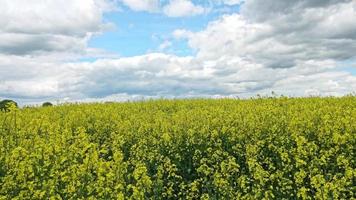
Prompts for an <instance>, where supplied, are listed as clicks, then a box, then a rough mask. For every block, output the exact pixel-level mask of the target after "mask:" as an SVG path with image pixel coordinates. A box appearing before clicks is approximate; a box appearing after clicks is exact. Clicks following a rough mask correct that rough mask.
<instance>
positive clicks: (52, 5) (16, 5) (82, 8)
mask: <svg viewBox="0 0 356 200" xmlns="http://www.w3.org/2000/svg"><path fill="white" fill-rule="evenodd" d="M113 8H115V6H114V4H113V2H111V1H108V0H85V1H83V0H72V1H65V0H52V1H45V0H33V1H25V0H4V1H2V2H1V6H0V53H7V54H17V55H24V54H31V53H36V52H41V51H45V52H46V51H70V50H75V51H77V50H84V49H85V47H86V43H87V41H88V39H89V38H90V37H91V36H92V35H93V34H96V33H99V32H101V31H103V30H104V29H105V28H106V27H107V26H108V24H104V23H103V20H102V15H103V13H104V12H107V11H110V10H112V9H113Z"/></svg>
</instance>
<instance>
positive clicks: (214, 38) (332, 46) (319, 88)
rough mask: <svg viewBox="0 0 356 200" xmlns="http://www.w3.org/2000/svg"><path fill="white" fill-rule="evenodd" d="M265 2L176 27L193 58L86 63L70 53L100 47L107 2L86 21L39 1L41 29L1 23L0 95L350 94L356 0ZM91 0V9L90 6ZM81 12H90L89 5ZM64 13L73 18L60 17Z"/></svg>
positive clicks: (355, 87) (354, 85)
mask: <svg viewBox="0 0 356 200" xmlns="http://www.w3.org/2000/svg"><path fill="white" fill-rule="evenodd" d="M11 2H12V1H11ZM11 2H10V1H8V2H7V4H11ZM14 2H15V1H14ZM78 2H79V1H78ZM85 2H94V1H85ZM95 2H96V1H95ZM263 3H266V4H265V6H266V7H269V8H270V10H268V9H265V8H264V7H261V6H260V4H262V1H257V0H247V1H245V3H243V4H242V5H241V9H242V10H241V13H235V14H229V15H223V16H221V17H219V18H218V19H216V20H214V21H212V22H210V23H209V24H208V25H207V27H206V28H204V29H203V30H201V31H198V32H193V31H190V30H185V29H177V30H176V31H174V32H173V38H175V39H176V40H186V42H187V43H188V45H189V46H190V48H192V49H194V50H195V52H196V55H194V56H185V57H182V56H176V55H169V54H164V53H150V54H145V55H140V56H134V57H123V58H117V57H116V58H110V57H105V56H103V57H102V58H99V59H95V60H94V61H92V62H83V61H80V58H82V57H80V56H79V57H76V58H77V59H74V60H73V59H72V60H70V59H63V58H67V57H69V58H73V55H72V54H76V55H77V56H78V53H76V52H82V53H81V54H80V55H89V56H90V55H93V54H97V53H100V52H98V51H97V50H95V49H89V48H88V47H87V46H86V44H87V41H88V40H89V39H90V35H91V34H95V33H96V32H98V31H99V32H100V31H101V30H102V29H101V28H102V25H103V22H102V19H101V16H102V12H105V10H106V9H105V6H104V7H102V8H100V6H99V8H100V9H99V10H98V13H99V14H95V15H92V14H88V15H89V16H91V15H92V16H96V17H88V18H87V19H86V20H84V21H86V22H85V23H84V22H81V19H78V20H69V21H70V22H66V23H64V22H63V23H62V22H60V21H58V22H55V21H51V20H49V19H51V18H50V17H49V18H47V17H45V16H47V14H45V12H49V11H44V10H41V9H40V8H38V9H40V10H41V12H40V13H41V15H40V16H41V17H42V18H44V19H46V20H47V21H46V20H43V21H44V23H42V24H41V23H39V24H38V25H37V24H36V25H34V27H29V28H26V23H24V22H22V21H21V20H15V19H14V20H7V21H12V22H11V23H10V22H4V21H6V20H3V21H2V22H1V23H3V24H2V25H4V24H5V23H10V24H12V25H11V26H10V25H7V26H5V25H4V26H0V29H1V30H2V31H1V33H0V97H11V98H15V99H19V100H21V102H39V101H43V100H45V99H51V100H56V99H59V100H71V101H74V100H80V101H94V100H124V99H140V98H158V97H166V98H173V97H231V96H239V97H250V96H253V95H256V94H262V95H263V94H271V91H275V92H276V93H277V94H283V95H292V96H305V95H344V94H347V93H351V92H355V91H356V76H355V75H353V74H351V73H350V72H348V71H345V70H344V69H343V68H341V67H345V66H348V67H354V66H356V62H355V60H356V57H355V54H354V53H353V52H356V41H355V40H356V38H355V36H356V34H355V33H356V32H355V30H356V28H355V26H354V25H353V22H354V21H356V2H355V1H346V0H345V1H333V0H328V1H295V2H294V1H293V2H292V1H288V2H287V1H282V0H280V1H279V0H277V1H263ZM90 5H91V4H90V3H89V4H88V5H87V6H84V7H83V9H84V10H86V11H85V12H87V11H88V10H90V9H87V8H91V6H90ZM6 6H9V5H6ZM72 6H73V5H72ZM29 7H30V5H29ZM74 7H75V6H74ZM7 8H8V7H7ZM93 9H94V8H93ZM96 9H98V7H95V9H94V10H96ZM5 10H6V9H4V10H2V12H0V13H1V14H0V15H3V16H4V17H5V16H6V19H11V16H12V15H11V14H9V13H10V11H9V10H6V12H7V13H5ZM10 10H11V9H10ZM76 12H78V16H81V17H84V18H85V17H87V15H85V14H84V13H85V12H84V11H82V12H83V13H80V12H81V11H80V10H78V11H76ZM91 12H93V11H90V13H91ZM4 13H5V14H4ZM49 13H50V12H49ZM100 13H101V14H100ZM48 15H49V14H48ZM30 16H31V15H30ZM64 16H71V14H64ZM262 16H265V17H262ZM36 17H37V15H36ZM36 17H29V18H30V19H31V18H32V19H37V18H36ZM73 17H74V18H75V16H74V15H73ZM14 18H16V17H15V16H14ZM57 18H59V19H58V20H60V19H61V20H63V19H64V18H66V17H55V18H53V20H55V19H57ZM68 18H70V17H68ZM1 19H3V18H0V20H1ZM71 19H72V18H71ZM91 19H95V20H91ZM15 22H16V23H15ZM17 23H24V24H23V26H24V27H23V28H22V29H21V26H20V25H15V24H17ZM46 23H47V25H46ZM53 23H54V24H55V23H58V24H59V27H62V28H59V27H54V25H52V24H53ZM67 23H69V24H67ZM61 24H62V25H61ZM75 24H78V26H75ZM36 26H38V27H36ZM50 26H53V28H48V27H50ZM171 39H172V38H169V40H167V41H166V42H164V43H162V44H161V48H162V50H163V49H164V48H166V47H169V46H170V42H172V44H175V42H177V41H171ZM170 48H171V47H170ZM172 48H173V47H172ZM104 54H105V53H104Z"/></svg>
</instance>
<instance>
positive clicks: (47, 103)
mask: <svg viewBox="0 0 356 200" xmlns="http://www.w3.org/2000/svg"><path fill="white" fill-rule="evenodd" d="M50 106H53V104H52V103H51V102H44V103H43V104H42V107H50Z"/></svg>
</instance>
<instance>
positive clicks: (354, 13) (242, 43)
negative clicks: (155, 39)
mask: <svg viewBox="0 0 356 200" xmlns="http://www.w3.org/2000/svg"><path fill="white" fill-rule="evenodd" d="M273 5H274V4H273ZM296 5H299V4H296ZM312 5H313V6H316V5H318V4H312ZM355 7H356V2H355V1H352V2H349V3H335V4H328V6H327V7H311V8H305V9H302V10H301V11H299V14H298V17H296V16H294V15H293V16H292V17H291V18H289V17H287V16H288V15H289V14H286V15H283V16H281V17H279V18H280V19H278V16H277V17H276V18H272V19H270V20H264V21H255V20H252V21H251V19H250V18H248V16H249V15H247V16H245V15H240V14H232V15H225V16H223V17H222V18H220V19H219V20H217V21H214V22H211V23H210V24H209V25H208V27H207V28H206V29H205V30H203V31H200V32H195V33H193V32H190V31H188V30H176V31H175V32H174V33H173V35H174V36H175V37H176V38H186V39H187V40H188V44H189V45H190V47H191V48H193V49H195V50H197V51H198V57H199V58H200V59H218V58H220V57H222V56H224V57H226V58H227V59H231V58H234V57H241V58H243V59H245V60H248V61H249V62H253V63H257V64H262V65H263V66H265V67H270V68H291V67H294V66H296V65H298V63H303V62H307V61H312V60H315V61H323V60H328V59H332V60H335V61H339V62H342V61H345V60H348V59H353V58H355V54H354V53H353V52H355V51H356V41H355V39H356V38H355V37H356V27H355V26H353V25H351V24H352V22H353V21H356V9H355ZM245 9H246V8H245ZM315 9H316V10H315ZM299 15H300V16H299Z"/></svg>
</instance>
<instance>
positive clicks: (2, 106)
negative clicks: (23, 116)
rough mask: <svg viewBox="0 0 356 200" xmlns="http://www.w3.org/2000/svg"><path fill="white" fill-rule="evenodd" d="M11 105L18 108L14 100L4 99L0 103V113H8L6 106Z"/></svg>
mask: <svg viewBox="0 0 356 200" xmlns="http://www.w3.org/2000/svg"><path fill="white" fill-rule="evenodd" d="M11 103H12V104H14V105H15V106H16V107H18V105H17V103H16V102H15V101H14V100H11V99H4V100H2V101H0V111H4V112H8V111H9V109H8V106H9V105H10V104H11Z"/></svg>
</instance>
